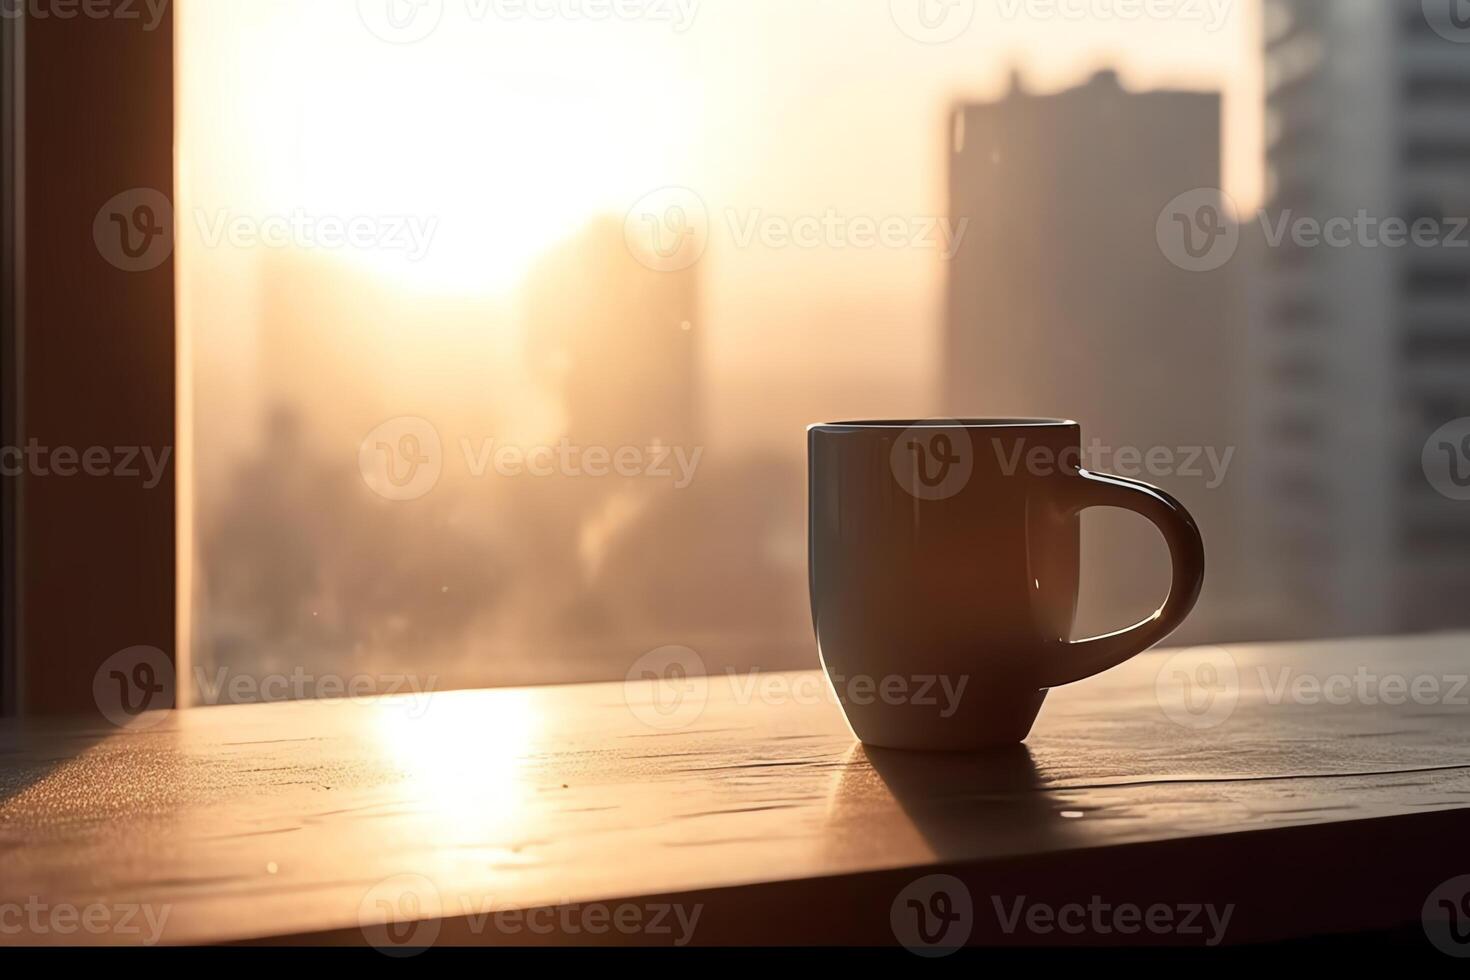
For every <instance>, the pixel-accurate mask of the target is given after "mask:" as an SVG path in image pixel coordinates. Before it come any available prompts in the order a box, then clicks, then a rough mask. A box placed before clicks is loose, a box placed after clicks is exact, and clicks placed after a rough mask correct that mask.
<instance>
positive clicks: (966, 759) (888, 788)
mask: <svg viewBox="0 0 1470 980" xmlns="http://www.w3.org/2000/svg"><path fill="white" fill-rule="evenodd" d="M1046 789H1047V782H1046V779H1045V777H1044V775H1043V773H1042V772H1041V771H1040V770H1039V769H1038V768H1037V765H1036V761H1035V759H1034V758H1033V757H1032V755H1031V751H1030V750H1029V749H1027V748H1026V746H1024V745H1016V746H1013V747H1007V748H1003V749H997V750H993V751H987V752H981V753H973V754H971V753H964V754H958V753H938V752H909V751H903V750H899V749H882V748H876V747H871V746H865V745H862V744H860V743H859V744H855V745H853V747H852V749H851V751H849V753H848V755H847V759H846V764H845V766H844V767H843V773H842V777H841V778H840V780H839V781H838V784H837V785H836V787H835V788H834V790H833V797H832V803H831V807H830V816H829V823H830V825H831V828H832V829H833V830H834V831H836V832H837V833H838V834H839V836H840V834H841V833H842V829H841V828H842V827H844V826H845V825H848V824H849V823H861V824H864V825H867V826H868V827H869V829H870V830H871V829H872V826H871V821H872V818H873V814H874V813H875V812H881V810H882V809H886V808H884V807H883V804H884V803H885V802H887V800H888V799H891V800H892V801H894V802H897V803H898V805H899V807H900V809H901V810H902V813H903V816H904V817H906V818H907V822H908V823H909V824H910V825H911V827H912V829H911V830H906V829H905V828H902V827H899V828H888V829H889V831H890V832H891V833H890V836H888V837H887V838H886V840H889V841H893V842H894V846H902V844H901V842H902V841H903V840H904V839H905V838H907V839H908V840H909V841H910V842H914V837H915V834H917V837H918V838H919V841H921V842H922V844H923V845H924V846H925V847H927V849H928V850H929V851H931V852H932V854H933V856H935V857H937V858H940V859H946V858H954V859H958V860H966V861H968V860H975V859H980V858H985V857H1002V856H1008V855H1012V854H1016V853H1021V852H1035V851H1053V850H1058V849H1062V848H1065V847H1067V846H1069V845H1071V844H1075V843H1076V842H1077V841H1078V840H1079V839H1080V838H1081V837H1082V836H1083V834H1082V828H1081V827H1079V826H1077V825H1076V823H1075V822H1074V821H1072V820H1069V819H1066V818H1064V817H1063V816H1062V812H1063V811H1064V810H1065V807H1064V805H1063V804H1062V802H1061V801H1059V800H1058V799H1057V798H1056V797H1055V796H1054V795H1052V794H1050V793H1048V792H1046ZM872 839H874V840H877V839H880V838H879V836H878V835H876V834H874V835H872Z"/></svg>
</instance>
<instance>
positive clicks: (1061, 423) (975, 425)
mask: <svg viewBox="0 0 1470 980" xmlns="http://www.w3.org/2000/svg"><path fill="white" fill-rule="evenodd" d="M1076 425H1077V423H1076V422H1074V421H1072V420H1070V419H1046V418H973V419H949V418H930V419H857V420H854V421H850V422H823V423H820V424H817V425H809V426H807V431H808V432H821V431H835V432H840V431H845V430H858V431H861V430H864V429H917V428H934V429H1041V428H1065V427H1067V426H1076Z"/></svg>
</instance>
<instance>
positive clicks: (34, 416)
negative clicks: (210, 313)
mask: <svg viewBox="0 0 1470 980" xmlns="http://www.w3.org/2000/svg"><path fill="white" fill-rule="evenodd" d="M114 6H115V5H114ZM109 9H111V8H109ZM146 23H147V21H146V19H144V20H139V19H131V18H127V17H122V16H106V17H95V16H89V15H86V14H82V15H79V16H77V17H73V18H69V19H59V18H56V17H47V18H35V17H32V16H30V15H29V13H22V15H21V16H20V17H18V18H4V19H3V24H0V30H3V56H0V61H3V72H4V86H3V90H0V102H3V113H0V118H3V123H4V145H3V153H4V161H3V162H4V167H3V175H4V188H3V192H0V227H3V233H4V247H3V265H4V270H3V276H4V287H5V288H4V301H3V303H0V308H3V326H0V366H3V367H0V371H3V374H0V428H3V440H0V445H3V446H4V447H10V448H12V449H14V448H19V447H25V446H28V445H31V444H32V440H34V441H35V444H36V445H38V446H40V447H43V448H45V449H46V450H47V451H48V452H50V451H54V450H55V449H59V448H62V447H70V448H71V449H73V450H75V451H77V452H79V453H80V452H84V451H85V450H86V449H89V448H92V447H103V448H106V449H108V450H110V451H113V455H112V456H111V457H110V459H111V463H112V465H113V466H114V467H115V468H117V469H125V468H124V467H122V466H121V454H119V453H116V452H115V451H116V450H117V449H119V448H129V447H139V448H141V447H145V446H146V447H153V448H154V449H155V451H162V449H163V448H165V447H167V448H168V450H169V452H170V460H171V462H170V465H169V467H168V470H167V472H166V474H165V476H164V478H163V480H162V481H161V482H160V483H159V484H158V485H157V486H155V487H153V488H152V489H145V488H144V487H143V486H142V481H140V480H129V479H128V478H126V477H125V476H120V475H109V476H97V475H92V476H87V475H85V474H79V475H72V476H62V475H57V474H56V473H54V472H50V471H47V472H42V470H43V467H40V466H30V465H28V464H24V465H22V466H21V467H20V469H21V472H20V473H19V474H17V475H14V476H4V477H0V521H3V523H0V548H3V552H4V557H3V569H4V581H3V592H4V595H3V605H0V617H3V620H0V634H3V635H0V711H4V712H5V713H7V714H20V715H23V716H44V715H58V714H67V715H70V714H96V713H97V712H98V705H97V704H96V701H95V699H94V696H93V693H92V691H93V680H94V678H95V677H96V675H97V673H98V670H99V668H100V667H101V666H102V664H103V662H105V661H106V660H107V659H108V658H109V657H110V656H112V655H113V654H114V653H116V652H117V651H119V650H122V649H126V648H128V647H132V646H139V645H148V646H154V647H157V648H159V649H160V650H163V651H164V653H165V654H166V655H167V656H168V657H169V658H170V659H171V661H172V662H173V665H174V667H175V669H176V671H177V668H178V666H179V659H178V658H179V644H178V641H177V608H178V607H177V599H176V597H177V594H178V566H177V542H178V529H177V521H176V517H177V501H176V492H177V488H178V486H179V483H178V481H177V480H176V477H177V476H178V474H179V470H178V469H177V466H176V463H175V461H176V459H177V456H178V447H177V444H178V439H177V436H176V430H177V426H176V416H177V391H176V386H177V382H176V377H177V367H176V349H177V348H176V323H175V309H174V295H175V290H174V258H173V256H172V254H171V252H170V253H169V254H168V256H167V258H165V259H164V260H163V261H162V262H161V263H160V264H158V265H156V266H155V267H154V268H152V269H147V270H141V271H127V270H125V269H122V268H119V267H118V266H117V265H115V264H113V263H112V262H110V261H109V260H108V258H107V257H106V256H105V255H104V254H103V250H102V248H100V247H99V245H98V244H97V243H96V242H95V241H94V238H93V226H94V223H95V219H96V216H97V215H98V214H99V213H100V212H101V211H102V209H103V207H104V205H105V204H107V202H109V200H111V199H112V198H113V197H114V196H115V195H117V194H119V193H122V192H125V191H128V190H130V189H133V188H155V189H157V190H158V191H159V192H161V193H162V194H163V195H164V196H165V197H167V198H168V199H169V200H172V198H173V193H174V172H173V138H174V119H173V116H174V77H173V76H174V64H173V61H174V59H173V51H174V37H173V12H172V10H171V9H165V11H164V13H163V16H162V18H161V19H160V20H159V21H157V22H156V23H155V24H154V25H153V28H152V29H149V28H147V27H145V24H146ZM171 238H172V235H171V231H170V241H171ZM10 458H11V460H12V461H13V460H14V459H15V454H14V453H13V452H12V453H11V454H10ZM11 468H12V469H13V468H14V467H11Z"/></svg>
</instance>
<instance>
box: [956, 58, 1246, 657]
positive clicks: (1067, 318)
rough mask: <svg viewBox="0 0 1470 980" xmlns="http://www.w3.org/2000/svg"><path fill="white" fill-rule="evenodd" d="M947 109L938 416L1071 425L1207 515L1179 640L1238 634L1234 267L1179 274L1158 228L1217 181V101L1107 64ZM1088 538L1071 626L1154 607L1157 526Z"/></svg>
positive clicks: (1101, 520)
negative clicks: (1193, 608)
mask: <svg viewBox="0 0 1470 980" xmlns="http://www.w3.org/2000/svg"><path fill="white" fill-rule="evenodd" d="M951 122H952V127H953V133H952V139H953V145H952V147H951V153H950V157H949V195H950V210H951V218H952V219H953V220H955V221H960V220H963V219H968V220H969V232H968V235H967V236H966V238H965V240H964V243H963V246H962V248H961V250H960V252H959V254H958V255H957V256H956V258H955V260H954V261H953V262H952V263H951V266H950V270H949V286H948V310H947V325H946V338H945V356H944V377H945V383H944V392H945V409H944V411H945V412H946V413H947V414H951V415H956V416H964V415H1001V416H1007V415H1038V416H1047V417H1054V416H1061V417H1069V418H1073V419H1076V420H1077V421H1079V422H1081V423H1082V425H1083V439H1084V462H1085V463H1087V464H1090V465H1093V466H1095V467H1096V468H1098V469H1101V470H1104V471H1113V472H1119V473H1121V474H1122V475H1125V476H1128V475H1131V476H1137V477H1139V478H1141V479H1144V480H1147V481H1149V482H1152V483H1155V484H1158V485H1160V486H1163V487H1164V488H1165V489H1167V490H1169V491H1170V492H1172V493H1174V494H1175V495H1176V496H1178V497H1179V498H1180V499H1181V500H1182V501H1183V502H1184V503H1185V505H1186V506H1187V507H1189V509H1190V510H1191V511H1192V512H1193V513H1194V514H1195V516H1196V517H1197V518H1198V520H1199V522H1200V525H1201V528H1202V530H1203V532H1204V535H1205V538H1206V543H1207V547H1208V549H1209V554H1210V570H1209V573H1208V575H1207V577H1206V579H1207V580H1206V584H1205V593H1204V596H1203V599H1202V602H1201V605H1200V607H1199V610H1198V612H1197V615H1196V616H1194V617H1192V618H1191V621H1190V623H1189V624H1188V625H1187V626H1186V628H1185V630H1184V631H1183V632H1181V634H1180V637H1181V639H1183V640H1185V641H1191V640H1206V639H1223V638H1226V637H1228V636H1232V635H1240V631H1241V627H1239V625H1238V624H1237V623H1235V622H1233V621H1232V611H1233V610H1234V609H1235V608H1236V607H1237V606H1238V603H1236V602H1235V601H1234V597H1233V596H1232V592H1233V590H1234V588H1235V585H1236V579H1237V578H1238V576H1237V575H1236V572H1235V556H1234V549H1235V539H1236V528H1235V526H1234V524H1233V516H1232V511H1233V508H1232V507H1231V504H1230V499H1231V496H1232V492H1233V488H1234V487H1235V485H1236V476H1237V474H1236V472H1235V469H1234V468H1235V467H1236V466H1237V465H1238V464H1239V463H1240V460H1239V459H1238V458H1237V455H1236V452H1235V450H1236V449H1238V445H1237V443H1238V440H1237V439H1236V438H1235V435H1234V433H1235V425H1234V414H1233V413H1234V405H1233V403H1232V401H1231V398H1230V393H1231V390H1232V387H1231V377H1232V373H1233V371H1234V362H1235V358H1236V355H1237V352H1238V350H1239V343H1238V340H1239V338H1240V334H1241V331H1240V330H1238V329H1237V328H1236V326H1235V324H1234V322H1233V321H1234V318H1235V315H1236V309H1235V304H1234V300H1233V297H1234V294H1235V291H1234V290H1233V289H1232V288H1231V285H1230V284H1231V282H1232V280H1233V277H1234V276H1236V275H1237V272H1236V268H1235V266H1234V265H1233V264H1232V263H1231V262H1223V263H1222V264H1221V266H1220V267H1219V268H1215V269H1211V270H1207V271H1198V270H1194V269H1190V268H1185V267H1184V266H1185V265H1187V264H1188V263H1187V261H1184V260H1183V258H1182V257H1180V256H1173V257H1172V258H1171V254H1172V253H1170V251H1169V250H1168V249H1167V248H1164V247H1162V246H1161V243H1160V231H1159V226H1160V220H1161V215H1162V214H1163V213H1164V212H1165V210H1166V207H1167V206H1168V205H1169V204H1170V202H1171V201H1173V200H1174V199H1175V198H1177V197H1179V196H1180V195H1187V194H1190V193H1191V192H1209V191H1210V189H1215V193H1218V188H1219V187H1220V180H1221V178H1220V158H1221V142H1220V140H1221V137H1220V97H1219V96H1218V94H1215V93H1209V92H1181V91H1155V92H1132V91H1129V90H1127V89H1125V88H1124V87H1122V85H1121V84H1120V83H1119V80H1118V78H1117V76H1116V75H1115V74H1113V73H1112V72H1101V73H1099V74H1097V75H1096V76H1095V77H1094V78H1093V79H1092V80H1091V81H1090V82H1088V83H1087V84H1085V85H1081V86H1079V87H1077V88H1073V89H1071V90H1068V91H1065V92H1061V93H1058V94H1054V95H1044V96H1038V95H1031V94H1028V93H1026V92H1025V91H1024V89H1023V87H1022V86H1021V84H1020V83H1019V81H1017V82H1016V83H1015V84H1013V87H1012V91H1011V92H1010V93H1009V94H1008V95H1007V96H1006V97H1004V98H1002V99H1000V100H999V101H996V102H992V103H988V104H978V105H964V106H960V107H958V108H956V110H955V111H954V114H953V117H952V121H951ZM1229 231H1230V232H1231V233H1232V234H1233V233H1234V232H1235V226H1234V225H1233V224H1231V225H1230V226H1229ZM1196 454H1197V455H1196ZM1211 454H1213V459H1214V460H1215V462H1214V463H1213V464H1212V463H1211ZM1222 469H1223V472H1221V471H1222ZM1084 532H1085V533H1084V568H1083V578H1084V586H1083V593H1084V602H1083V605H1082V609H1081V613H1080V619H1079V628H1080V629H1089V630H1095V629H1101V628H1107V627H1109V626H1114V627H1121V626H1123V625H1126V624H1127V623H1131V622H1132V621H1133V620H1134V619H1137V618H1138V617H1139V616H1140V615H1142V614H1145V613H1147V612H1148V611H1150V610H1151V609H1152V608H1153V606H1154V605H1156V604H1157V602H1158V601H1159V600H1160V599H1161V597H1162V595H1163V593H1164V592H1165V591H1167V588H1168V564H1167V562H1168V559H1167V556H1166V555H1165V553H1164V548H1163V544H1162V543H1161V542H1159V543H1157V544H1155V543H1154V542H1153V541H1151V540H1150V535H1152V534H1153V532H1152V530H1151V529H1147V528H1144V527H1142V526H1139V525H1138V524H1137V522H1135V521H1133V520H1132V519H1129V518H1127V517H1118V516H1116V515H1110V514H1102V513H1093V514H1089V515H1088V516H1087V517H1086V518H1085V519H1084ZM1246 631H1247V632H1248V629H1247V630H1246Z"/></svg>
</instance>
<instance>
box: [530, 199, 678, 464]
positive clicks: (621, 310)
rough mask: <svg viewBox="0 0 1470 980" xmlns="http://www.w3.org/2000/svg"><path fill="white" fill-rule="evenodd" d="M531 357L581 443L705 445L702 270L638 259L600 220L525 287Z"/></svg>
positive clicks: (545, 262) (610, 223) (614, 225)
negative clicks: (667, 268)
mask: <svg viewBox="0 0 1470 980" xmlns="http://www.w3.org/2000/svg"><path fill="white" fill-rule="evenodd" d="M525 296H526V320H527V329H528V351H529V354H530V358H531V360H532V366H533V368H534V370H535V371H536V373H537V375H538V376H539V377H541V378H543V379H544V380H545V381H546V383H547V384H548V385H549V386H550V387H552V388H553V389H555V390H557V391H558V392H559V393H560V394H561V397H562V401H563V405H564V408H565V412H566V422H567V427H566V428H567V435H568V437H569V438H570V439H571V440H572V441H573V442H576V443H578V444H581V445H588V446H593V445H595V446H603V447H607V448H609V449H616V448H618V447H620V446H646V445H648V444H649V442H650V440H655V439H657V440H661V441H662V442H663V444H665V445H692V444H693V443H694V442H696V441H697V440H698V439H699V438H700V430H701V427H700V420H699V389H698V382H699V378H700V366H699V361H698V346H697V343H698V337H699V331H698V330H697V329H695V326H696V324H695V321H696V320H697V319H698V300H699V288H698V269H697V267H695V268H689V269H683V270H679V271H673V272H663V271H657V270H654V269H650V268H647V267H646V266H644V265H641V264H640V263H639V262H638V261H637V259H635V258H634V255H633V253H632V252H631V251H630V250H629V247H628V244H627V242H626V240H625V238H624V235H623V226H622V224H621V223H619V222H617V221H615V220H613V219H611V218H602V219H598V220H597V221H594V222H593V223H592V224H590V225H588V227H587V228H586V229H585V230H584V231H582V232H581V233H580V234H579V235H577V236H576V237H575V238H573V239H571V240H570V241H568V242H565V243H563V244H562V245H560V246H558V247H557V248H556V249H553V250H552V251H551V252H550V253H549V254H547V255H546V256H545V257H544V258H543V259H542V260H541V261H540V262H538V263H537V265H536V268H535V269H534V270H533V271H532V273H531V276H530V278H529V281H528V283H527V286H526V290H525Z"/></svg>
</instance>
